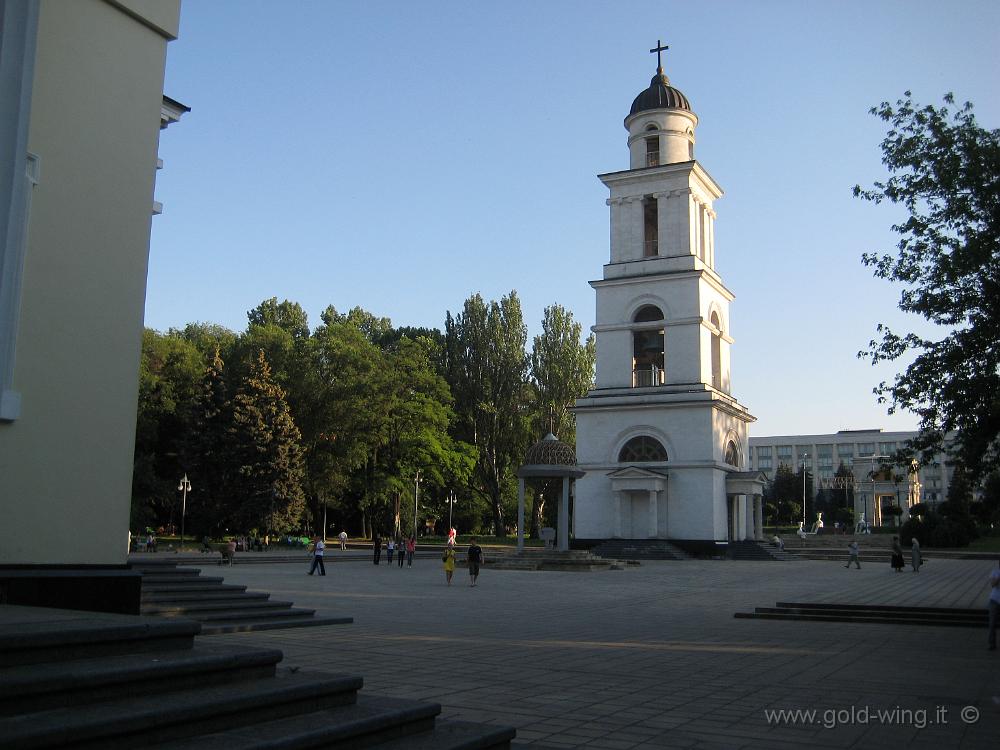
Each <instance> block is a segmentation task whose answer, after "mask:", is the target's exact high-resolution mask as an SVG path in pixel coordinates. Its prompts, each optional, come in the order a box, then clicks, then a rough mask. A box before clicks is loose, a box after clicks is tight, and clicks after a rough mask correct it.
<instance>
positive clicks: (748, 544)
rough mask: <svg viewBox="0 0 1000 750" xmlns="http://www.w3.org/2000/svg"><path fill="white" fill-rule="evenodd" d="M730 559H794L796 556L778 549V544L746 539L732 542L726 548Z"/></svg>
mask: <svg viewBox="0 0 1000 750" xmlns="http://www.w3.org/2000/svg"><path fill="white" fill-rule="evenodd" d="M726 557H728V558H729V559H730V560H794V559H795V558H794V556H793V555H790V554H789V553H787V552H782V551H781V550H780V549H778V545H776V544H772V543H770V542H755V541H753V540H750V539H746V540H743V541H739V542H730V543H729V546H728V548H727V550H726Z"/></svg>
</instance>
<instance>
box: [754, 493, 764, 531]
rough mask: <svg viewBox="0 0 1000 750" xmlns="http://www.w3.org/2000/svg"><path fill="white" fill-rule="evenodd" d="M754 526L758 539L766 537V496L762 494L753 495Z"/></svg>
mask: <svg viewBox="0 0 1000 750" xmlns="http://www.w3.org/2000/svg"><path fill="white" fill-rule="evenodd" d="M753 511H754V527H755V529H756V532H757V536H756V537H755V538H756V539H758V540H760V539H763V538H764V498H763V497H762V496H761V495H754V496H753Z"/></svg>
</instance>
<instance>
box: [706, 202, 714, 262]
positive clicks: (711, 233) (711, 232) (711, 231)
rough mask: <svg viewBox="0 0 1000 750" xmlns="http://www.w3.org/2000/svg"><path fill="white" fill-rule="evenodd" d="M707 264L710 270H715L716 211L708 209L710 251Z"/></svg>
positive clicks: (707, 255)
mask: <svg viewBox="0 0 1000 750" xmlns="http://www.w3.org/2000/svg"><path fill="white" fill-rule="evenodd" d="M706 262H707V263H708V267H709V268H713V269H714V268H715V211H713V210H712V209H708V249H707V251H706Z"/></svg>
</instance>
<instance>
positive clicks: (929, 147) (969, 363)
mask: <svg viewBox="0 0 1000 750" xmlns="http://www.w3.org/2000/svg"><path fill="white" fill-rule="evenodd" d="M905 97H906V98H905V99H901V100H899V101H897V102H896V104H895V106H893V105H891V104H889V103H888V102H882V104H881V105H879V106H878V107H875V108H873V109H872V110H871V112H872V114H874V115H876V116H877V117H879V118H880V119H882V120H884V121H885V122H887V123H889V125H890V130H889V133H888V135H887V136H886V138H885V140H883V141H882V144H881V148H882V162H883V163H884V164H885V165H886V167H887V168H888V170H889V172H890V177H889V179H888V180H887V181H885V182H876V183H875V184H874V187H873V188H871V189H868V190H863V189H862V188H861V187H860V186H855V188H854V194H855V196H859V197H861V198H862V199H864V200H867V201H872V202H874V203H881V202H882V201H888V202H890V203H894V204H899V205H901V206H902V207H903V208H904V209H905V210H906V211H907V213H908V214H909V216H908V218H907V219H906V221H904V222H902V223H900V224H895V225H893V227H892V229H893V231H894V232H896V233H897V234H898V235H899V236H900V239H899V242H898V243H897V246H896V247H897V252H896V253H895V254H891V253H879V252H871V253H865V254H864V256H863V262H864V264H865V265H866V266H868V267H870V268H872V269H874V275H875V276H876V277H877V278H881V279H887V280H889V281H892V282H899V283H901V284H903V285H904V289H903V291H902V293H901V294H900V301H899V308H900V309H901V310H903V311H904V312H908V313H914V314H916V315H919V316H921V317H923V318H924V319H926V320H927V321H929V322H931V323H932V324H934V325H935V326H938V327H939V329H940V330H941V334H940V336H938V337H936V338H925V337H924V336H921V335H918V334H916V333H912V332H910V333H904V334H897V333H895V332H893V331H892V330H890V329H889V327H888V326H886V325H884V324H879V325H878V327H877V329H876V330H877V333H878V335H879V338H876V339H873V340H872V341H871V342H869V345H868V349H867V350H865V351H861V352H859V355H858V356H859V357H862V358H868V359H870V360H871V362H872V364H878V363H879V362H883V361H890V362H891V361H896V360H899V359H900V358H903V357H911V356H912V357H914V359H913V361H912V363H911V364H910V365H909V366H908V367H907V368H906V369H905V370H904V371H903V372H902V373H900V374H898V375H896V377H895V379H894V381H893V382H892V383H891V384H890V383H887V382H885V381H883V382H882V383H880V384H879V385H878V386H877V387H876V388H875V389H874V392H875V394H876V395H877V396H878V397H879V402H880V403H888V404H889V407H888V410H889V413H890V414H892V413H894V412H895V411H896V410H897V409H907V410H910V411H912V412H914V413H915V414H917V415H918V416H919V417H920V432H919V435H918V436H917V437H916V438H915V439H913V440H912V441H910V443H909V444H908V451H907V453H910V454H916V455H919V457H920V460H921V462H922V463H929V462H930V461H932V460H933V457H934V455H935V454H936V453H939V452H941V451H942V450H947V451H948V452H950V453H952V454H953V455H955V456H956V457H957V458H958V459H959V460H960V461H961V463H962V464H963V465H964V466H965V468H966V470H967V471H968V473H969V476H970V479H972V480H976V479H978V478H980V477H982V476H983V475H985V474H987V473H989V472H990V471H991V470H994V469H997V468H1000V327H998V326H997V325H996V321H997V320H1000V130H985V129H983V128H982V127H980V126H979V125H978V124H977V122H976V119H975V117H974V116H973V114H972V105H971V104H969V103H966V104H964V105H963V106H961V107H959V108H957V109H955V110H954V111H952V110H951V109H950V107H952V106H953V105H954V98H953V97H952V95H951V94H948V95H946V96H945V97H944V101H945V103H946V104H947V105H948V106H945V107H941V108H939V109H935V108H934V107H932V106H926V107H921V106H919V105H918V104H916V103H915V102H913V100H912V99H911V94H910V92H909V91H907V92H906V93H905ZM952 434H954V439H952V438H951V435H952ZM905 457H906V456H903V455H900V456H899V457H898V458H899V459H900V460H902V459H903V458H905Z"/></svg>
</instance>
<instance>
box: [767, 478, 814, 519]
mask: <svg viewBox="0 0 1000 750" xmlns="http://www.w3.org/2000/svg"><path fill="white" fill-rule="evenodd" d="M811 488H812V480H811V479H807V482H806V495H807V496H808V495H809V493H810V490H811ZM765 494H766V497H765V500H766V501H767V502H768V503H769V504H770V505H771V506H773V508H774V511H775V516H776V518H777V519H778V520H779V521H783V522H787V523H798V522H799V521H801V520H802V472H801V470H800V471H799V472H798V473H792V470H791V469H790V468H789V467H788V466H786V465H785V464H781V465H780V466H778V470H777V471H776V472H775V474H774V479H773V480H771V484H769V485H768V486H767V488H766V491H765Z"/></svg>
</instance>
